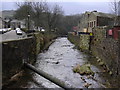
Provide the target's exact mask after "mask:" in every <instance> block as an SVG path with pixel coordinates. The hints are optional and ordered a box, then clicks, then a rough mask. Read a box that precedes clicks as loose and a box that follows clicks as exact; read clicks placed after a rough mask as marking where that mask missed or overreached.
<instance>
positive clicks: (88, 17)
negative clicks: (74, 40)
mask: <svg viewBox="0 0 120 90" xmlns="http://www.w3.org/2000/svg"><path fill="white" fill-rule="evenodd" d="M114 17H115V15H112V14H107V13H102V12H97V11H92V12H85V13H84V14H83V15H82V19H81V20H80V21H79V24H78V32H92V29H93V28H94V27H99V26H111V25H113V23H114Z"/></svg>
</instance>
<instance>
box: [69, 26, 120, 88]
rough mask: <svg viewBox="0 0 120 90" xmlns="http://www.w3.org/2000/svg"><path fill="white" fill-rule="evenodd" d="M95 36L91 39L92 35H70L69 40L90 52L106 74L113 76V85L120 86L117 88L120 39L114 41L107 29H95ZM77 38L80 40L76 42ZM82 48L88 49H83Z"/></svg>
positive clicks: (119, 68) (119, 73) (119, 69)
mask: <svg viewBox="0 0 120 90" xmlns="http://www.w3.org/2000/svg"><path fill="white" fill-rule="evenodd" d="M93 35H94V36H93V37H92V38H90V35H88V36H87V35H86V34H82V36H83V37H81V36H74V35H68V39H69V40H70V41H71V42H72V43H74V44H75V45H77V47H78V48H80V50H81V51H88V52H89V53H90V55H93V56H95V57H96V62H97V63H98V64H99V65H100V66H102V67H103V69H104V71H105V72H107V73H109V74H110V75H111V77H112V79H111V83H112V84H113V85H114V83H115V84H118V85H117V86H118V87H119V86H120V85H119V83H118V81H119V77H120V72H119V71H120V66H119V65H120V53H119V50H120V49H119V47H120V39H119V38H118V40H114V38H112V37H111V36H107V29H105V28H94V29H93ZM75 37H78V38H79V39H76V40H75ZM87 37H88V38H87ZM73 41H74V42H73ZM78 41H79V42H78ZM77 43H79V44H77ZM80 46H83V47H86V48H83V47H82V48H81V47H80ZM84 49H85V50H84Z"/></svg>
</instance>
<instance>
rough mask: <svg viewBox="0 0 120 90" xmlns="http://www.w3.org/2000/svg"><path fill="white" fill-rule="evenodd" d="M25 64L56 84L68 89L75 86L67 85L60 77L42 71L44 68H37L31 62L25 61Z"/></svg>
mask: <svg viewBox="0 0 120 90" xmlns="http://www.w3.org/2000/svg"><path fill="white" fill-rule="evenodd" d="M24 65H25V67H27V68H28V69H30V70H32V71H34V72H36V73H37V74H39V75H41V76H42V77H44V78H46V79H48V80H50V81H51V82H53V83H55V84H56V85H58V86H60V87H62V88H64V89H65V90H66V89H68V88H73V87H72V86H68V85H66V84H65V82H63V81H61V80H59V79H58V78H56V77H53V76H52V75H50V74H48V73H46V72H44V71H42V70H38V69H36V68H35V67H34V66H32V65H31V64H28V63H26V62H25V63H24Z"/></svg>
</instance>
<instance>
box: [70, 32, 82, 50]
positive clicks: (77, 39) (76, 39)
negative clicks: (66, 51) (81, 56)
mask: <svg viewBox="0 0 120 90" xmlns="http://www.w3.org/2000/svg"><path fill="white" fill-rule="evenodd" d="M68 39H69V40H70V42H71V43H73V44H75V47H76V48H77V49H79V45H80V37H79V36H76V35H72V34H68Z"/></svg>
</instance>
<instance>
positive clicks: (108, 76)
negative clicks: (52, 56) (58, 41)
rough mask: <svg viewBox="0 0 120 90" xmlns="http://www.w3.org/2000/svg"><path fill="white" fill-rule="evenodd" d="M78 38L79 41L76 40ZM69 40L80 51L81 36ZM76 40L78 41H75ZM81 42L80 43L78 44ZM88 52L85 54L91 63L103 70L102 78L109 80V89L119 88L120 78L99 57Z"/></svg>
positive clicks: (69, 37) (72, 36)
mask: <svg viewBox="0 0 120 90" xmlns="http://www.w3.org/2000/svg"><path fill="white" fill-rule="evenodd" d="M76 37H77V39H76ZM68 39H69V41H70V42H71V43H73V44H74V45H75V46H76V47H78V49H79V50H80V51H82V50H81V49H80V37H79V36H74V35H68ZM75 39H76V40H75ZM78 41H79V42H78ZM87 51H88V52H87V53H86V52H84V53H85V54H87V55H88V56H89V63H91V64H94V65H95V66H97V67H98V68H101V69H102V71H103V73H101V76H103V77H105V78H106V80H107V84H106V86H107V87H114V88H118V87H119V85H120V83H119V80H118V79H119V78H118V77H115V76H113V73H112V72H111V71H110V70H109V69H108V67H106V64H105V63H104V62H103V60H101V59H100V58H99V57H97V56H93V53H91V51H89V50H87Z"/></svg>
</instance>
